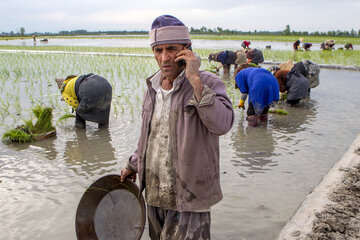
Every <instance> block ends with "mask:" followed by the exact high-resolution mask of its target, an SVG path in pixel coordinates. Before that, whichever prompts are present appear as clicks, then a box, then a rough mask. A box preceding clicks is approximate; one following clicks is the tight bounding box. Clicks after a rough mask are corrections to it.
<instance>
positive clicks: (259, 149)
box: [231, 99, 317, 177]
mask: <svg viewBox="0 0 360 240" xmlns="http://www.w3.org/2000/svg"><path fill="white" fill-rule="evenodd" d="M316 106H317V102H316V101H314V100H311V99H307V100H306V101H304V102H303V103H301V104H300V105H299V106H297V107H288V106H287V105H286V104H285V103H279V104H278V105H277V108H279V109H284V110H286V111H288V112H289V114H288V115H277V114H270V116H269V123H268V125H259V127H256V128H253V127H248V125H247V121H246V114H245V113H244V112H243V114H242V116H241V117H240V118H239V119H238V120H239V121H238V126H237V130H236V131H232V133H231V139H232V143H231V144H232V147H233V149H234V157H233V159H232V160H231V161H232V163H233V165H234V166H235V167H237V168H239V170H238V171H237V173H238V174H239V175H240V176H241V177H246V176H247V175H249V174H253V173H264V172H266V171H269V170H271V169H272V168H273V167H276V166H277V165H278V162H277V161H274V156H279V155H289V154H293V153H294V152H295V151H298V150H297V148H296V147H295V148H294V146H297V145H298V144H299V143H300V142H302V141H305V140H306V139H307V137H305V136H302V135H299V134H295V133H299V132H302V131H305V130H306V131H309V128H310V127H311V126H312V123H313V122H315V121H316V114H317V110H316ZM310 131H311V130H310ZM279 144H280V147H278V148H277V147H276V146H277V145H279Z"/></svg>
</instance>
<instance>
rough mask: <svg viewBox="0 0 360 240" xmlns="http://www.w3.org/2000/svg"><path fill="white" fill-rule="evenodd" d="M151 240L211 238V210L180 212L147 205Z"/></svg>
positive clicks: (197, 239) (198, 239) (204, 239)
mask: <svg viewBox="0 0 360 240" xmlns="http://www.w3.org/2000/svg"><path fill="white" fill-rule="evenodd" d="M147 211H148V222H149V235H150V238H151V240H210V212H178V211H174V210H166V209H162V208H159V207H153V206H149V205H148V206H147Z"/></svg>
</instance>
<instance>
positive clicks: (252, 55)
mask: <svg viewBox="0 0 360 240" xmlns="http://www.w3.org/2000/svg"><path fill="white" fill-rule="evenodd" d="M245 53H246V57H247V59H248V61H247V63H253V64H256V65H259V63H262V62H264V55H263V53H262V51H260V50H259V49H256V48H254V49H249V50H246V51H245Z"/></svg>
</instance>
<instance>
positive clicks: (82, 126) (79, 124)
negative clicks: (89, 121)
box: [75, 113, 109, 129]
mask: <svg viewBox="0 0 360 240" xmlns="http://www.w3.org/2000/svg"><path fill="white" fill-rule="evenodd" d="M108 126H109V123H99V124H98V127H99V128H107V127H108ZM75 128H79V129H85V128H86V121H85V120H84V119H83V118H82V117H80V115H79V114H77V113H76V116H75Z"/></svg>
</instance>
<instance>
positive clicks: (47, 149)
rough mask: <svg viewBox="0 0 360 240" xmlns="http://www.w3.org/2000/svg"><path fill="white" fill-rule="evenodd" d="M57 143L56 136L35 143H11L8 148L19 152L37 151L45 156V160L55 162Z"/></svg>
mask: <svg viewBox="0 0 360 240" xmlns="http://www.w3.org/2000/svg"><path fill="white" fill-rule="evenodd" d="M55 141H56V136H53V137H50V138H46V139H44V140H38V141H34V142H32V143H16V142H14V143H9V144H8V147H9V148H10V149H13V150H15V151H18V152H20V151H22V150H25V149H32V150H36V151H37V152H38V154H41V155H43V156H44V159H48V160H54V159H56V157H57V154H58V152H57V150H56V147H55Z"/></svg>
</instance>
